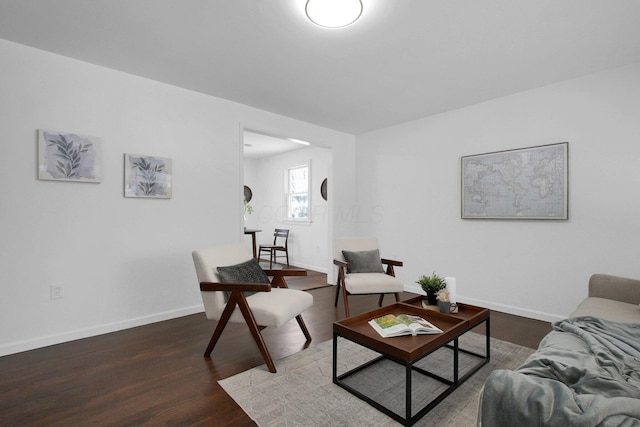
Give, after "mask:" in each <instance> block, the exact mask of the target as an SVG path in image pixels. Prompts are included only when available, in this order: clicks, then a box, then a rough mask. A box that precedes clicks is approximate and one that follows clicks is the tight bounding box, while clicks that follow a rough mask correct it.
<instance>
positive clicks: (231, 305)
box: [204, 295, 236, 357]
mask: <svg viewBox="0 0 640 427" xmlns="http://www.w3.org/2000/svg"><path fill="white" fill-rule="evenodd" d="M235 308H236V299H235V297H234V295H231V297H230V298H229V301H228V302H227V305H226V306H225V308H224V311H223V312H222V316H220V320H218V324H217V325H216V329H215V330H214V331H213V335H212V336H211V340H209V345H208V346H207V349H206V350H205V352H204V357H209V356H211V352H212V351H213V348H214V347H215V346H216V343H217V342H218V339H219V338H220V335H222V331H223V330H224V328H225V326H227V323H228V322H229V318H230V317H231V313H233V310H234V309H235Z"/></svg>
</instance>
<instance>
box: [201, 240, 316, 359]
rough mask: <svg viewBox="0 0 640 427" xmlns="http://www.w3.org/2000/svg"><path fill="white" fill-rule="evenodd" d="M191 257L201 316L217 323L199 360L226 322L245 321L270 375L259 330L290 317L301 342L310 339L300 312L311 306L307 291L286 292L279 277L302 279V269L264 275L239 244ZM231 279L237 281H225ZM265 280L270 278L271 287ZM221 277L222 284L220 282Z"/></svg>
mask: <svg viewBox="0 0 640 427" xmlns="http://www.w3.org/2000/svg"><path fill="white" fill-rule="evenodd" d="M192 255H193V262H194V264H195V268H196V274H197V276H198V281H199V282H200V291H201V294H202V301H203V303H204V308H205V313H206V315H207V318H209V319H215V320H218V324H217V325H216V328H215V330H214V332H213V335H212V336H211V340H210V341H209V345H208V346H207V349H206V351H205V353H204V355H205V357H209V356H210V355H211V352H212V351H213V348H214V347H215V345H216V343H217V341H218V339H219V338H220V335H221V334H222V331H223V330H224V327H225V326H226V324H227V322H229V321H231V322H246V323H247V325H248V326H249V330H250V331H251V335H252V336H253V338H254V340H255V341H256V344H257V345H258V348H259V349H260V353H262V357H263V358H264V360H265V362H266V364H267V367H268V368H269V371H271V372H276V368H275V365H274V363H273V360H272V359H271V355H270V354H269V351H268V350H267V346H266V344H265V342H264V339H263V338H262V334H260V330H261V329H264V328H265V327H267V326H282V325H284V324H285V323H287V322H289V321H290V320H291V319H293V318H294V317H295V318H296V320H297V321H298V324H299V325H300V329H302V333H303V334H304V336H305V337H306V339H307V342H309V341H311V335H309V331H308V330H307V327H306V326H305V324H304V321H303V320H302V316H301V315H300V313H302V312H303V311H304V310H306V309H307V308H309V307H311V306H312V305H313V296H312V295H311V294H309V293H308V292H304V291H299V290H295V289H288V287H287V283H286V281H285V279H284V277H285V276H306V274H307V272H306V270H294V269H292V270H264V273H266V275H264V273H262V270H261V269H260V266H259V264H258V263H257V261H255V259H254V258H253V255H252V254H251V253H250V252H249V251H248V250H247V249H246V248H245V247H244V246H243V245H227V246H220V247H212V248H205V249H198V250H195V251H193V253H192ZM245 263H246V264H245ZM239 264H241V265H239ZM219 267H222V269H221V270H220V269H219ZM256 268H257V270H256ZM234 275H236V276H238V277H239V278H240V280H234V278H233V277H231V278H230V276H234ZM267 276H272V277H273V280H272V281H271V283H269V279H268V277H267ZM256 277H257V278H258V280H255V279H256ZM223 279H226V280H224V282H223ZM263 279H264V280H263ZM231 280H233V282H231ZM256 282H257V283H256ZM245 293H246V294H245Z"/></svg>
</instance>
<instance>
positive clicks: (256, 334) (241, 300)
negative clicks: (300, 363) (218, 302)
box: [233, 292, 276, 374]
mask: <svg viewBox="0 0 640 427" xmlns="http://www.w3.org/2000/svg"><path fill="white" fill-rule="evenodd" d="M233 294H234V295H238V298H237V303H238V307H239V308H240V311H241V312H242V316H243V317H244V320H245V321H246V322H247V326H248V327H249V331H250V332H251V335H252V336H253V339H254V340H255V342H256V344H257V345H258V349H260V353H261V354H262V358H263V359H264V361H265V362H266V364H267V367H268V368H269V372H272V373H274V374H275V373H276V365H275V364H274V363H273V360H272V359H271V355H270V354H269V350H267V345H266V343H265V342H264V339H263V338H262V334H261V333H260V328H259V326H258V324H257V323H256V319H255V317H253V313H252V312H251V309H250V308H249V303H247V299H246V298H245V296H244V294H243V293H242V292H237V293H236V292H234V293H233Z"/></svg>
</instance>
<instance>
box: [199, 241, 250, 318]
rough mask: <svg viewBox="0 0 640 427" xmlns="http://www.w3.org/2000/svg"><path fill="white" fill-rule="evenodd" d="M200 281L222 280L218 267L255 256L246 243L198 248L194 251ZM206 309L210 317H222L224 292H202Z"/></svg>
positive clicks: (224, 302)
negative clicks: (246, 246) (245, 245)
mask: <svg viewBox="0 0 640 427" xmlns="http://www.w3.org/2000/svg"><path fill="white" fill-rule="evenodd" d="M192 256H193V263H194V264H195V267H196V275H197V276H198V283H201V282H220V277H219V276H218V270H217V268H218V267H226V266H229V265H235V264H240V263H242V262H245V261H249V260H250V259H251V258H252V257H253V256H252V254H251V252H249V250H248V249H247V248H245V247H244V245H241V244H236V245H226V246H218V247H215V248H203V249H196V250H195V251H193V253H192ZM200 295H202V302H203V304H204V310H205V313H206V315H207V318H209V319H215V320H218V319H220V316H221V315H222V311H223V310H224V306H225V304H226V300H225V296H224V292H200Z"/></svg>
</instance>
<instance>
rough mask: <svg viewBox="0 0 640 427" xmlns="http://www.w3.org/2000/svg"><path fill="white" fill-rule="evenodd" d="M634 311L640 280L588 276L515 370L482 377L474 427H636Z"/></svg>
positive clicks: (637, 318)
mask: <svg viewBox="0 0 640 427" xmlns="http://www.w3.org/2000/svg"><path fill="white" fill-rule="evenodd" d="M639 304H640V280H634V279H628V278H624V277H616V276H611V275H606V274H594V275H593V276H591V278H590V280H589V294H588V297H587V298H586V299H585V300H584V301H582V302H581V303H580V305H579V306H578V307H577V308H576V310H575V311H574V312H573V313H571V316H570V317H569V318H568V319H566V320H563V321H560V322H556V323H554V324H553V329H554V330H553V331H552V332H550V333H549V334H548V335H547V336H545V337H544V338H543V339H542V341H541V342H540V346H539V347H538V350H537V351H536V352H534V354H533V355H531V356H530V357H529V358H528V359H527V361H526V362H525V363H524V364H523V365H522V366H520V367H519V368H518V369H516V370H514V371H510V370H503V369H498V370H495V371H493V372H492V373H491V375H490V376H489V377H488V378H487V381H486V382H485V385H484V387H483V390H482V395H481V398H480V407H479V414H478V425H480V426H483V427H494V426H495V427H500V426H585V427H586V426H589V427H591V426H625V427H626V426H640V307H639Z"/></svg>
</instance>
